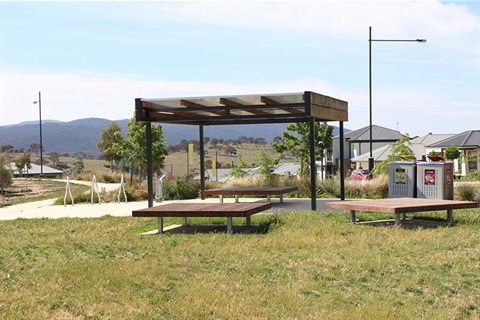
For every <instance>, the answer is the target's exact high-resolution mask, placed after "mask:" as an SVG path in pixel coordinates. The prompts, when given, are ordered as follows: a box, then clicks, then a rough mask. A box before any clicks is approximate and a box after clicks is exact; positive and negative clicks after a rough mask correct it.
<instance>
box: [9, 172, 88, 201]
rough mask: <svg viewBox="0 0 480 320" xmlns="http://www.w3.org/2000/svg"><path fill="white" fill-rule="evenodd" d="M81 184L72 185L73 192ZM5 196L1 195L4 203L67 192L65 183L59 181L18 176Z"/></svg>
mask: <svg viewBox="0 0 480 320" xmlns="http://www.w3.org/2000/svg"><path fill="white" fill-rule="evenodd" d="M76 188H79V186H76V185H72V192H73V190H74V189H76ZM6 191H7V193H6V195H5V196H1V197H0V199H1V200H0V203H1V204H2V205H10V204H16V203H21V202H29V201H37V200H45V199H53V198H57V197H60V196H63V195H64V194H65V183H63V182H58V181H49V180H40V179H25V178H16V179H14V180H13V185H12V186H10V187H9V188H8V189H7V190H6Z"/></svg>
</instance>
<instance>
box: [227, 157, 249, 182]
mask: <svg viewBox="0 0 480 320" xmlns="http://www.w3.org/2000/svg"><path fill="white" fill-rule="evenodd" d="M246 167H247V163H246V162H245V160H243V158H242V155H241V154H240V153H239V154H238V163H237V165H236V166H234V167H233V168H232V170H231V171H230V174H229V176H231V177H235V178H240V177H244V176H246V175H247V173H246V172H245V171H243V170H242V169H243V168H246Z"/></svg>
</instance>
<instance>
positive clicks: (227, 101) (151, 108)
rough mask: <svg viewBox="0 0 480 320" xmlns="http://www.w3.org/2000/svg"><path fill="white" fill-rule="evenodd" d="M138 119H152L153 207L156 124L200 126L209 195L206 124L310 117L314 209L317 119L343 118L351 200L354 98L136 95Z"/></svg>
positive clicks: (202, 182)
mask: <svg viewBox="0 0 480 320" xmlns="http://www.w3.org/2000/svg"><path fill="white" fill-rule="evenodd" d="M135 118H136V121H143V122H146V124H147V126H146V128H147V129H146V136H147V138H146V139H147V141H146V142H147V185H148V187H147V188H148V207H152V206H153V170H152V168H153V165H152V136H151V123H152V122H154V123H172V124H183V125H197V126H198V127H199V139H200V150H199V151H200V189H201V199H202V200H204V199H205V152H204V150H205V149H204V126H214V125H233V124H235V125H237V124H270V123H296V122H307V123H308V124H309V127H310V137H309V140H310V146H309V147H310V168H311V170H310V184H311V209H312V210H316V209H317V201H316V200H317V199H316V177H317V173H316V161H315V141H314V138H315V122H323V121H326V122H330V121H338V122H339V133H340V177H341V178H340V189H341V190H340V198H341V200H345V181H344V179H345V167H344V161H343V158H344V139H343V122H344V121H348V103H347V102H346V101H343V100H339V99H336V98H332V97H329V96H325V95H321V94H318V93H315V92H312V91H304V92H295V93H281V94H254V95H238V96H203V97H188V98H165V99H144V98H136V99H135Z"/></svg>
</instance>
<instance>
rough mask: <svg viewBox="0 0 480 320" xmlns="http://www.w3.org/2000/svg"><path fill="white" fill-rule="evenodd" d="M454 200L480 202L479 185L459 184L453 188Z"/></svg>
mask: <svg viewBox="0 0 480 320" xmlns="http://www.w3.org/2000/svg"><path fill="white" fill-rule="evenodd" d="M455 199H458V200H462V201H480V183H461V184H459V185H457V186H455Z"/></svg>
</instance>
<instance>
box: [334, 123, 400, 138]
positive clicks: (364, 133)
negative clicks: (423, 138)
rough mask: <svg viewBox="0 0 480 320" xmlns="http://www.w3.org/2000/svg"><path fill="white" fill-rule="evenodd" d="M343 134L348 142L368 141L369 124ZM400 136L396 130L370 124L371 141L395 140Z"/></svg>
mask: <svg viewBox="0 0 480 320" xmlns="http://www.w3.org/2000/svg"><path fill="white" fill-rule="evenodd" d="M343 136H344V138H345V140H346V141H349V142H363V141H370V126H366V127H363V128H360V129H357V130H353V131H350V132H347V133H345V134H344V135H343ZM339 137H340V136H335V137H334V139H339ZM402 137H403V134H401V133H400V132H399V131H397V130H392V129H388V128H385V127H381V126H377V125H373V126H372V140H373V141H397V140H398V139H400V138H402Z"/></svg>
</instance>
